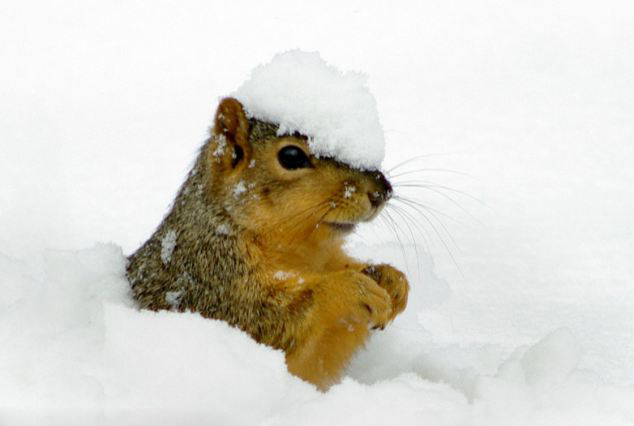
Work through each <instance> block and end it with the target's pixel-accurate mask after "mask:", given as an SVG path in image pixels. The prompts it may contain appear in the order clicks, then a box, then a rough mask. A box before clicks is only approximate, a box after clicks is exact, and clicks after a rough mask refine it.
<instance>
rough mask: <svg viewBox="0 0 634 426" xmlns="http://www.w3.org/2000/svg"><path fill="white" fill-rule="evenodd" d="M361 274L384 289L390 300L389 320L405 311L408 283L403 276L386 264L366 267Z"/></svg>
mask: <svg viewBox="0 0 634 426" xmlns="http://www.w3.org/2000/svg"><path fill="white" fill-rule="evenodd" d="M361 273H362V274H364V275H367V276H368V277H370V278H372V279H373V280H374V281H376V282H377V284H378V285H379V286H380V287H382V288H384V289H385V290H386V291H387V292H388V294H389V295H390V298H391V299H392V312H391V315H390V318H389V320H390V321H391V320H393V319H394V317H396V315H398V314H400V313H401V312H403V310H405V307H406V306H407V295H408V293H409V283H408V282H407V278H406V277H405V274H403V273H402V272H401V271H399V270H398V269H396V268H394V267H393V266H390V265H388V264H385V263H382V264H380V265H368V266H367V267H365V268H364V269H363V270H362V271H361Z"/></svg>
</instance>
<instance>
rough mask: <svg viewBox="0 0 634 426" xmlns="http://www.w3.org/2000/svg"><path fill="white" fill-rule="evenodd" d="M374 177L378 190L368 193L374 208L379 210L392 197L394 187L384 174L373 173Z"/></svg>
mask: <svg viewBox="0 0 634 426" xmlns="http://www.w3.org/2000/svg"><path fill="white" fill-rule="evenodd" d="M372 175H373V178H374V181H375V182H376V184H377V188H376V189H375V190H373V191H368V199H369V200H370V204H371V205H372V207H374V208H378V207H380V206H381V205H382V204H383V203H385V202H386V201H387V200H389V199H390V198H391V197H392V185H391V184H390V182H389V181H388V180H387V179H386V178H385V175H384V174H383V173H381V172H378V171H377V172H372Z"/></svg>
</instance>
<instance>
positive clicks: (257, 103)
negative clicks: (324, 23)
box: [232, 50, 385, 170]
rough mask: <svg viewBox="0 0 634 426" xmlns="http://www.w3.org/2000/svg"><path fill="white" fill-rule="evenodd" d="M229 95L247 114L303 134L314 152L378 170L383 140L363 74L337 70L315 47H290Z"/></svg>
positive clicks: (253, 73)
mask: <svg viewBox="0 0 634 426" xmlns="http://www.w3.org/2000/svg"><path fill="white" fill-rule="evenodd" d="M232 96H234V97H235V98H236V99H238V100H239V101H240V102H241V103H242V104H243V106H244V107H245V109H246V113H247V115H248V116H249V117H252V118H256V119H259V120H262V121H267V122H271V123H276V124H278V125H279V131H278V133H279V134H280V135H281V134H288V133H293V132H299V133H301V134H303V135H306V136H308V138H309V146H310V148H311V150H312V152H313V154H315V155H316V156H318V157H320V156H323V157H333V158H335V159H336V160H338V161H340V162H342V163H346V164H348V165H350V166H352V167H355V168H358V169H363V170H365V169H370V170H372V169H378V168H380V167H381V162H382V161H383V157H384V154H385V140H384V135H383V130H382V128H381V124H380V122H379V117H378V111H377V107H376V101H375V99H374V97H373V96H372V94H371V93H370V91H369V89H368V87H367V77H366V76H365V75H364V74H360V73H358V72H352V71H348V72H345V73H344V72H341V71H340V70H338V69H337V68H335V67H333V66H332V65H329V64H327V63H326V62H325V61H324V60H323V59H322V58H321V57H320V55H319V53H317V52H304V51H300V50H291V51H288V52H285V53H281V54H278V55H276V56H275V57H274V58H273V60H272V61H271V62H269V63H268V64H265V65H260V66H259V67H256V68H255V69H254V70H253V71H252V72H251V77H250V78H249V80H247V81H246V82H245V83H244V84H243V85H242V86H241V87H240V88H239V89H238V90H237V91H235V92H234V93H233V94H232Z"/></svg>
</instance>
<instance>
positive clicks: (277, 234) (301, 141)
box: [202, 98, 392, 246]
mask: <svg viewBox="0 0 634 426" xmlns="http://www.w3.org/2000/svg"><path fill="white" fill-rule="evenodd" d="M276 131H277V126H276V125H274V124H270V123H264V122H261V121H258V120H253V119H251V120H249V119H248V118H247V116H246V114H245V112H244V109H243V107H242V105H241V104H240V102H239V101H237V100H236V99H233V98H225V99H223V100H222V101H221V102H220V104H219V106H218V109H217V112H216V116H215V121H214V126H213V129H212V135H211V138H210V142H209V143H208V144H207V145H206V147H205V149H204V150H203V152H202V155H204V156H206V160H207V161H206V163H207V164H208V165H209V173H206V175H207V176H208V181H207V182H206V185H205V187H206V192H207V196H208V199H209V200H210V201H211V202H213V203H220V204H221V205H222V206H223V207H224V210H225V211H226V214H227V215H228V216H229V217H231V219H232V222H234V223H235V224H237V225H238V226H240V227H241V228H242V229H245V230H248V231H251V232H252V233H253V234H254V235H255V236H257V237H258V238H264V239H268V240H274V241H275V244H276V245H277V246H282V245H285V244H297V242H298V241H306V240H312V241H317V242H324V241H332V240H333V239H334V240H337V239H339V240H340V239H341V238H342V237H343V236H345V235H346V234H347V233H349V232H350V231H352V230H353V229H354V227H355V225H356V224H358V223H360V222H365V221H369V220H371V219H373V218H374V217H375V216H376V215H377V214H378V213H379V211H380V210H381V209H382V207H383V206H384V204H385V203H386V202H387V201H388V200H389V198H390V197H391V195H392V187H391V185H390V183H389V182H388V181H387V179H386V178H385V176H384V175H383V173H381V172H380V171H378V170H375V171H361V170H357V169H354V168H352V167H350V166H348V165H346V164H343V163H340V162H337V161H335V160H334V159H332V158H324V157H321V158H318V157H316V156H315V155H313V154H312V153H311V151H310V147H309V144H308V140H307V138H306V137H304V136H302V135H299V134H293V135H281V136H279V135H277V134H276Z"/></svg>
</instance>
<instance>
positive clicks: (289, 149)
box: [277, 145, 310, 170]
mask: <svg viewBox="0 0 634 426" xmlns="http://www.w3.org/2000/svg"><path fill="white" fill-rule="evenodd" d="M277 159H278V161H279V162H280V164H281V165H282V167H284V168H285V169H288V170H294V169H302V168H304V167H309V166H310V162H309V161H308V157H307V156H306V154H305V153H304V151H302V150H301V149H300V148H298V147H296V146H294V145H288V146H285V147H284V148H282V149H280V152H278V153H277Z"/></svg>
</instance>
